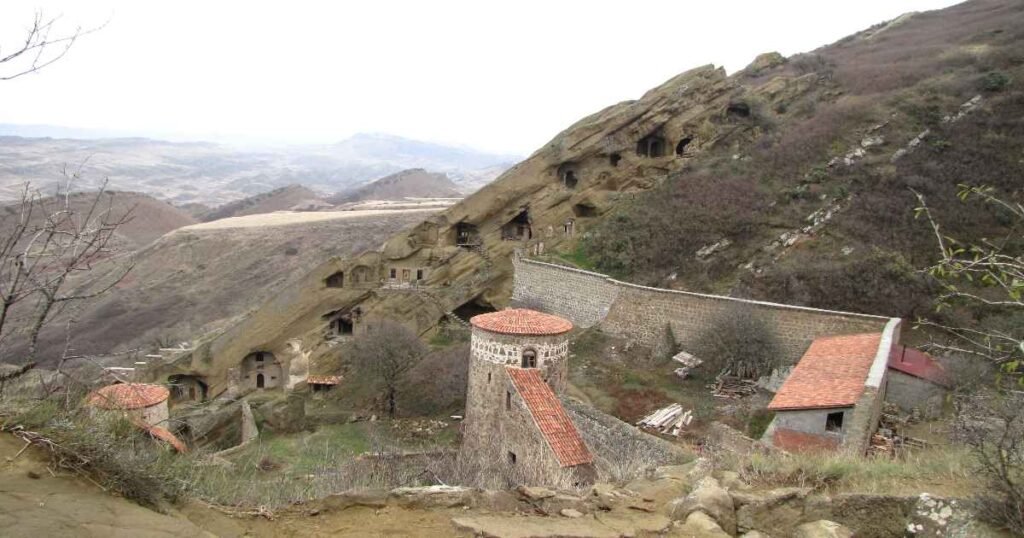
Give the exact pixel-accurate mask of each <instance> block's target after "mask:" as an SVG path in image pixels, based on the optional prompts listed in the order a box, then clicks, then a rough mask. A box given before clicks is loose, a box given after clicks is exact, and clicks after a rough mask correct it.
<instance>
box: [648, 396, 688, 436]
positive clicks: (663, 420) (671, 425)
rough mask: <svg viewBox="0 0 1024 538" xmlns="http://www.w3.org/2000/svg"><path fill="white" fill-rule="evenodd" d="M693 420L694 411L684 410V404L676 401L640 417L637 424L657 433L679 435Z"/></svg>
mask: <svg viewBox="0 0 1024 538" xmlns="http://www.w3.org/2000/svg"><path fill="white" fill-rule="evenodd" d="M691 422H693V411H686V412H683V406H681V405H679V404H677V403H675V404H672V405H670V406H668V407H663V408H661V409H658V410H657V411H655V412H653V413H651V414H650V415H647V416H646V417H644V418H642V419H640V421H639V422H637V423H636V424H637V426H640V427H642V428H646V429H649V430H653V431H655V432H657V433H661V434H664V435H671V436H674V437H679V434H680V433H682V431H683V429H684V428H686V427H687V426H689V425H690V423H691Z"/></svg>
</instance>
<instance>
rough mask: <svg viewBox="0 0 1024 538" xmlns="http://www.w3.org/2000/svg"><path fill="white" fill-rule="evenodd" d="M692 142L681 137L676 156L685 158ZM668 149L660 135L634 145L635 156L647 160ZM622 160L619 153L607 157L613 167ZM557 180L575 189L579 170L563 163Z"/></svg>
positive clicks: (690, 138) (558, 171)
mask: <svg viewBox="0 0 1024 538" xmlns="http://www.w3.org/2000/svg"><path fill="white" fill-rule="evenodd" d="M691 142H693V137H692V136H686V137H683V138H682V139H681V140H679V142H678V143H677V144H676V156H678V157H685V156H686V148H687V147H688V146H689V145H690V143H691ZM667 148H668V141H667V140H665V137H663V136H660V135H647V136H645V137H643V138H641V139H640V140H638V141H637V143H636V154H637V155H639V156H641V157H648V158H659V157H664V156H665V155H666V150H667ZM621 160H622V155H621V154H619V153H612V154H611V155H609V156H608V162H609V163H610V164H611V165H612V166H613V167H616V166H619V162H620V161H621ZM557 174H558V178H559V179H560V180H561V182H562V184H563V185H565V186H566V187H567V188H570V189H575V188H576V185H578V184H579V169H578V167H577V165H576V163H571V162H570V163H563V164H561V165H560V166H559V167H558V170H557Z"/></svg>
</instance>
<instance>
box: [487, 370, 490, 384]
mask: <svg viewBox="0 0 1024 538" xmlns="http://www.w3.org/2000/svg"><path fill="white" fill-rule="evenodd" d="M487 382H488V383H490V382H491V373H490V372H487Z"/></svg>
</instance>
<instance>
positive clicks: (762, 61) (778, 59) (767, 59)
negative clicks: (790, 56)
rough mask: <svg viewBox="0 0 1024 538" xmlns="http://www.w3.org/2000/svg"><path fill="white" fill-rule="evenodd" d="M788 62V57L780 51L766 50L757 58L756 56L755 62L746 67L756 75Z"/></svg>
mask: <svg viewBox="0 0 1024 538" xmlns="http://www.w3.org/2000/svg"><path fill="white" fill-rule="evenodd" d="M784 63H786V57H785V56H783V55H782V54H779V53H778V52H765V53H762V54H758V55H757V58H754V61H753V62H750V65H748V66H747V67H746V69H744V71H747V72H749V73H750V74H752V75H756V74H758V73H760V72H761V71H765V70H767V69H771V68H773V67H777V66H780V65H782V64H784Z"/></svg>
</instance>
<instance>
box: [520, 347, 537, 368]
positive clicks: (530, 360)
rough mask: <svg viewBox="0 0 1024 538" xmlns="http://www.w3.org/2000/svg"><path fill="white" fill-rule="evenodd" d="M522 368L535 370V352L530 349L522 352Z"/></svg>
mask: <svg viewBox="0 0 1024 538" xmlns="http://www.w3.org/2000/svg"><path fill="white" fill-rule="evenodd" d="M522 366H523V368H536V367H537V352H536V351H534V350H532V349H527V350H525V351H523V361H522Z"/></svg>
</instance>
